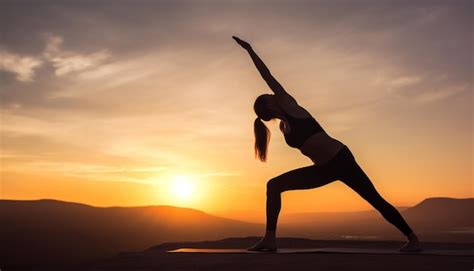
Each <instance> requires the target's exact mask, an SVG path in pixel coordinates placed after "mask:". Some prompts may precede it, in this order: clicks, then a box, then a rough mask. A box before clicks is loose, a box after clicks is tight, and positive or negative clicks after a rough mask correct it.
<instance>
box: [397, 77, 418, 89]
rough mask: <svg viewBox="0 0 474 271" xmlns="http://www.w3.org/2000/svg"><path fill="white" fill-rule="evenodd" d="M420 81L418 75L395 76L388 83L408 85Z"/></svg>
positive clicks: (398, 85) (399, 85)
mask: <svg viewBox="0 0 474 271" xmlns="http://www.w3.org/2000/svg"><path fill="white" fill-rule="evenodd" d="M420 81H421V78H420V77H418V76H401V77H398V78H395V79H394V80H392V81H391V82H390V85H392V86H394V87H406V86H410V85H414V84H416V83H418V82H420Z"/></svg>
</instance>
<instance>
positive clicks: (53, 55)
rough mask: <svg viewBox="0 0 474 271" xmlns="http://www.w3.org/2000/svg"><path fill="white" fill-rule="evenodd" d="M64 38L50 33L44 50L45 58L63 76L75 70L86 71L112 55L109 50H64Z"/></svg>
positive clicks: (58, 74)
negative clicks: (88, 52)
mask: <svg viewBox="0 0 474 271" xmlns="http://www.w3.org/2000/svg"><path fill="white" fill-rule="evenodd" d="M63 41H64V39H63V38H62V37H60V36H56V35H50V36H49V37H48V41H47V44H46V49H45V50H44V52H43V57H44V58H45V60H47V61H49V62H50V63H51V64H52V65H53V67H54V69H55V71H54V73H55V74H56V76H63V75H67V74H69V73H73V72H80V71H85V70H87V69H89V68H93V67H97V66H98V65H100V64H101V63H102V62H103V61H104V60H106V59H108V58H109V57H110V54H109V53H108V51H107V50H101V51H98V52H95V53H91V54H80V53H76V52H72V51H66V50H62V49H61V48H60V47H61V46H62V44H63Z"/></svg>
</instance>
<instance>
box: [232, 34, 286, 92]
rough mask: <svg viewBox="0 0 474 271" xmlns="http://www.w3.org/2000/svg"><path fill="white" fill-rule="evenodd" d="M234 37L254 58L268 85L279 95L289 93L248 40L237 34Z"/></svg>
mask: <svg viewBox="0 0 474 271" xmlns="http://www.w3.org/2000/svg"><path fill="white" fill-rule="evenodd" d="M232 38H233V39H234V40H235V41H236V42H237V43H238V44H239V45H240V46H242V47H243V48H244V49H245V50H247V52H248V53H249V55H250V57H251V58H252V60H253V63H254V64H255V66H256V67H257V70H258V71H259V72H260V75H261V76H262V77H263V79H264V80H265V82H267V85H268V86H269V87H270V89H271V90H272V91H273V92H274V93H275V94H276V95H277V96H284V95H289V94H288V93H287V92H286V90H285V89H284V88H283V86H282V85H280V83H279V82H278V81H277V80H276V79H275V77H273V75H272V74H271V73H270V70H269V69H268V68H267V66H266V65H265V63H263V61H262V59H260V57H259V56H258V55H257V54H256V53H255V51H254V50H253V48H252V46H250V44H249V43H248V42H246V41H243V40H241V39H239V38H238V37H236V36H232Z"/></svg>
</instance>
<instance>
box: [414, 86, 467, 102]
mask: <svg viewBox="0 0 474 271" xmlns="http://www.w3.org/2000/svg"><path fill="white" fill-rule="evenodd" d="M468 89H469V86H468V85H456V86H449V87H444V88H438V89H430V90H429V91H425V92H422V93H420V94H418V95H417V96H415V97H414V101H415V102H417V103H430V102H436V101H440V100H443V99H447V98H449V97H452V96H454V95H456V94H459V93H461V92H463V91H466V90H468Z"/></svg>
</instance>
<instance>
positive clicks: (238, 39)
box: [232, 36, 250, 48]
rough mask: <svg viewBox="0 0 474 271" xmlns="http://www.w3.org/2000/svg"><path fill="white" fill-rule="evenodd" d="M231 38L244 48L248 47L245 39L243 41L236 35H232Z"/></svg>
mask: <svg viewBox="0 0 474 271" xmlns="http://www.w3.org/2000/svg"><path fill="white" fill-rule="evenodd" d="M232 38H233V39H234V40H235V41H236V42H237V43H238V44H239V45H240V46H242V47H244V48H249V47H250V44H249V43H248V42H246V41H243V40H241V39H240V38H238V37H236V36H232Z"/></svg>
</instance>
